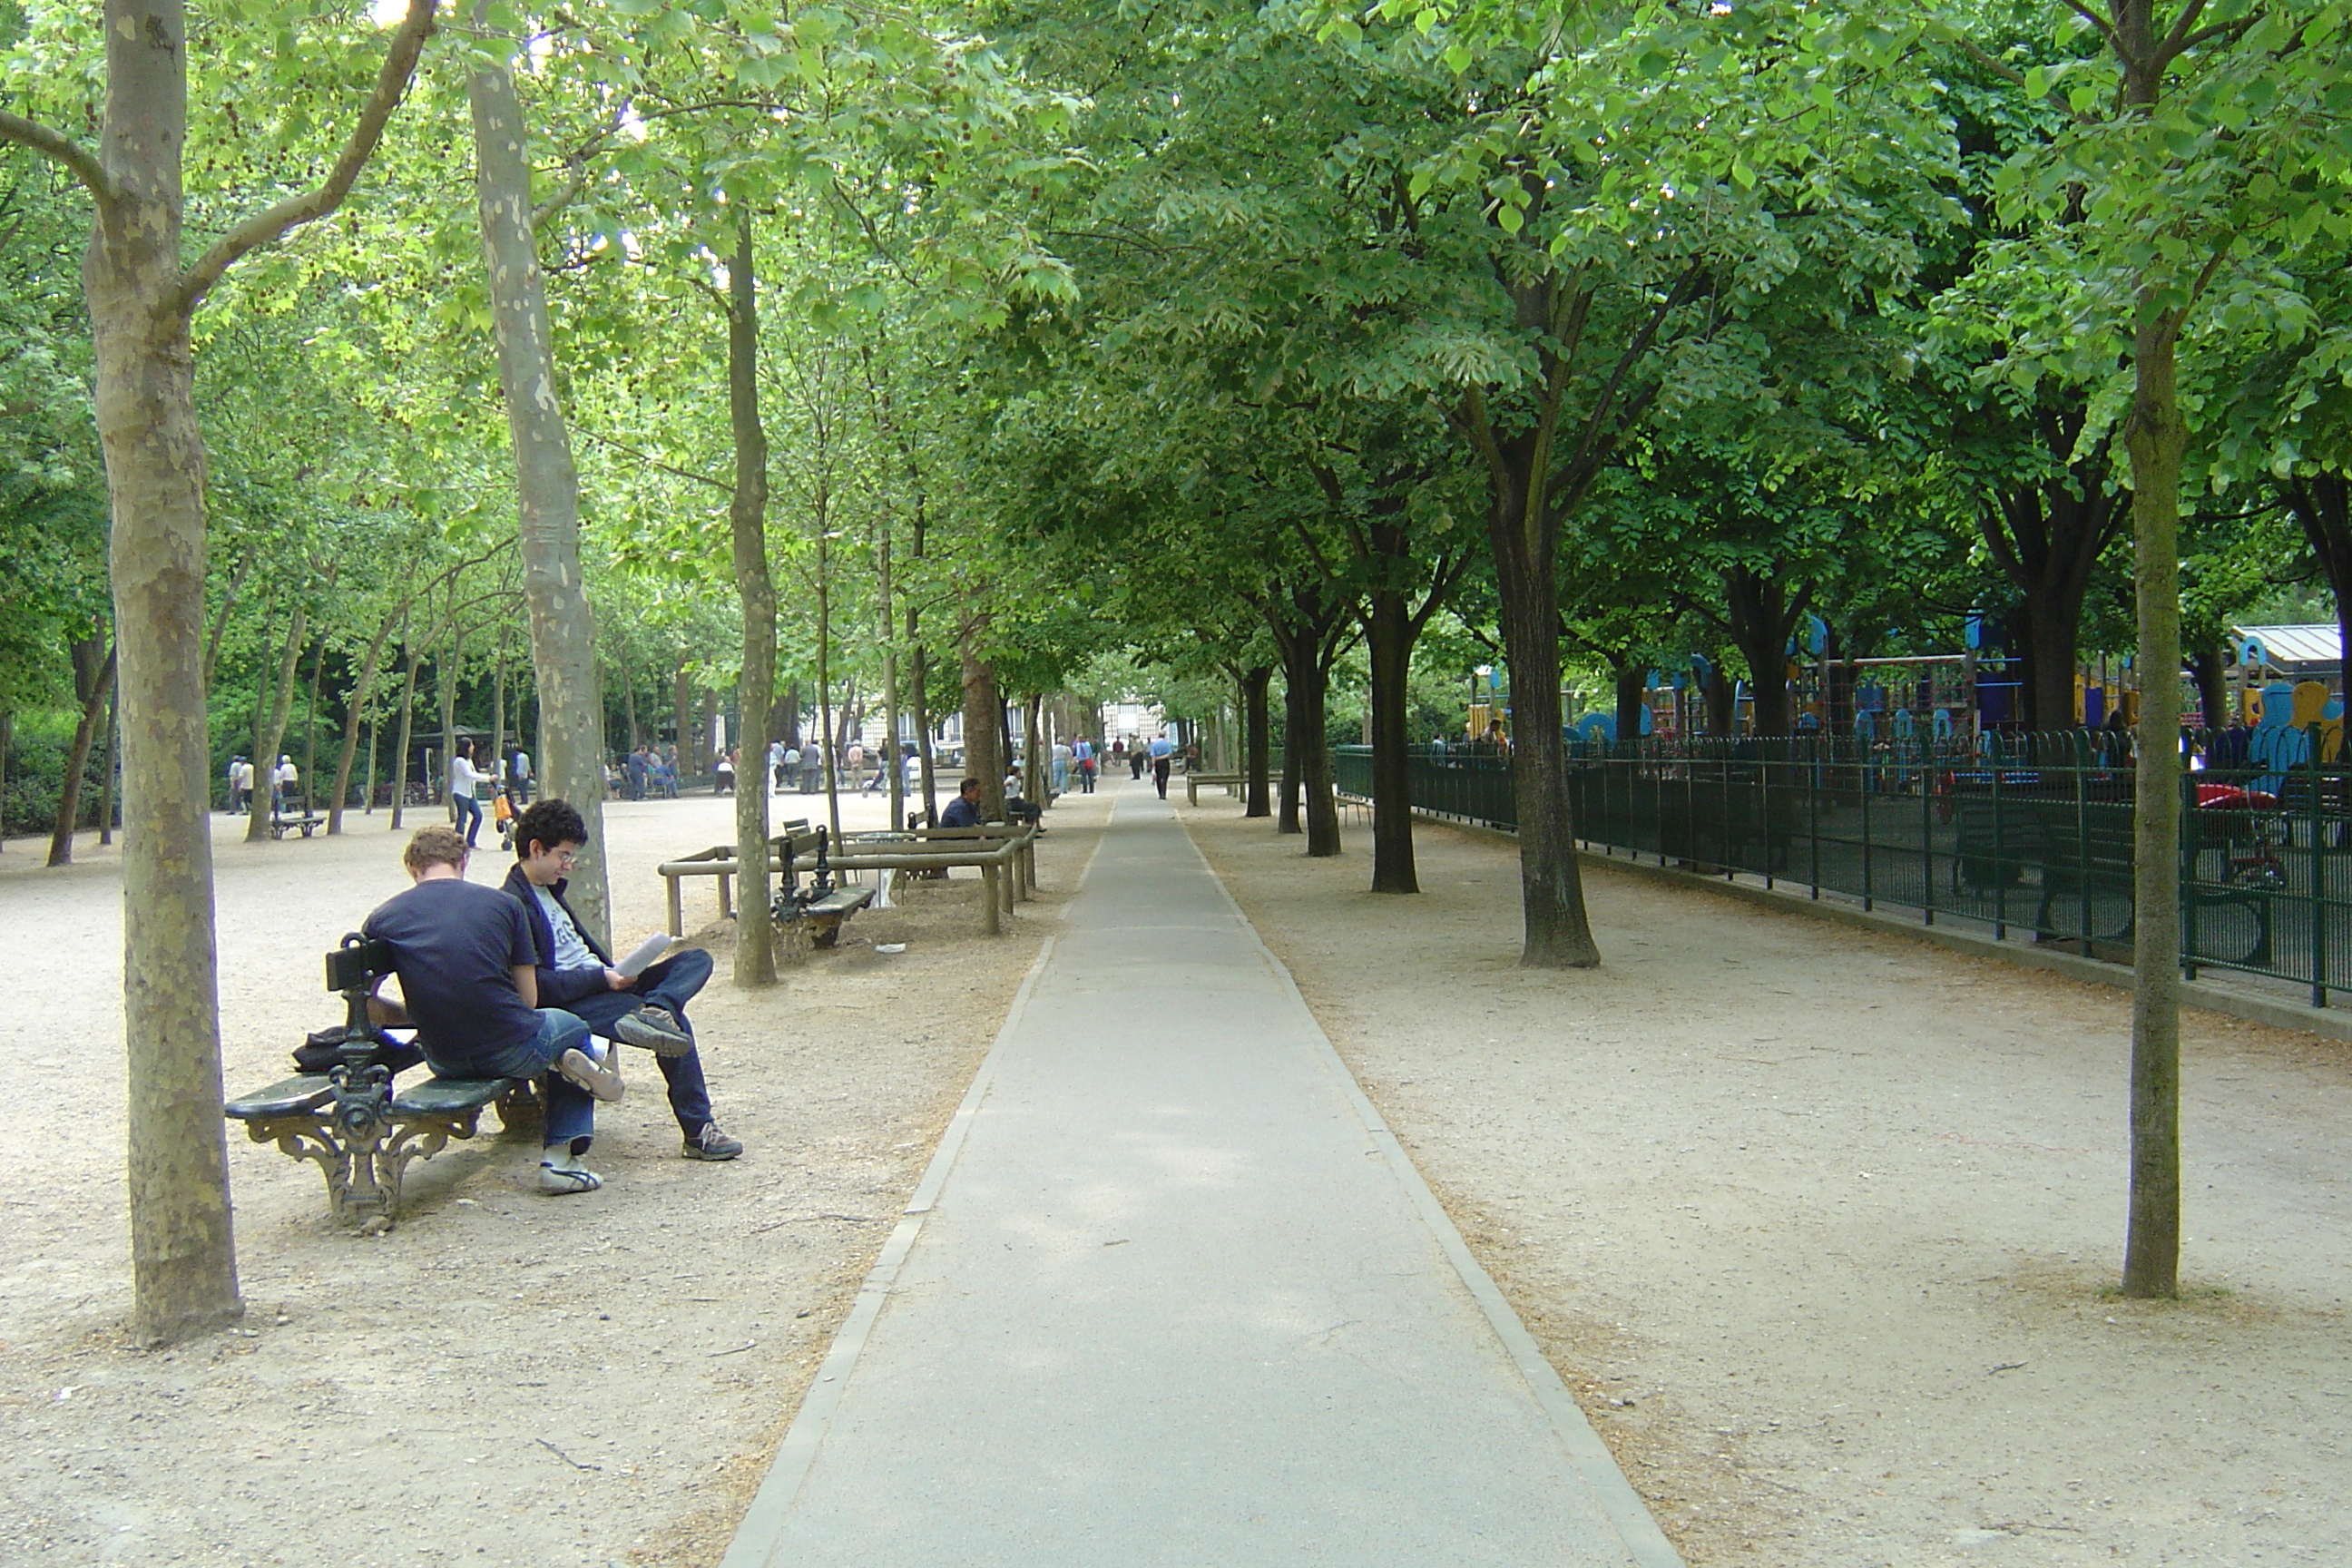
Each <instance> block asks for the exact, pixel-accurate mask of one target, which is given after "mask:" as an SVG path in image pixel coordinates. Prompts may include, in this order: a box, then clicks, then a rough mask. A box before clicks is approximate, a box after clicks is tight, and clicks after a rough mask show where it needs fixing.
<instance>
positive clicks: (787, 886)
mask: <svg viewBox="0 0 2352 1568" xmlns="http://www.w3.org/2000/svg"><path fill="white" fill-rule="evenodd" d="M794 826H795V825H793V824H790V823H788V824H786V825H785V830H784V831H783V832H782V833H779V834H778V835H776V837H773V838H772V839H770V840H769V841H768V849H769V852H770V854H771V855H772V858H774V861H775V866H776V901H775V910H774V913H775V917H776V919H777V920H779V921H786V922H791V923H797V924H798V925H800V926H801V927H802V928H803V929H804V930H805V931H807V932H808V933H809V945H810V946H811V947H832V946H834V945H835V943H837V942H840V940H841V928H842V926H843V925H844V924H845V922H846V921H848V919H849V917H850V916H852V915H854V914H856V912H857V911H858V910H862V909H864V908H865V907H866V905H867V904H869V903H871V902H873V901H874V889H871V888H842V887H836V886H835V885H834V880H833V866H832V863H831V862H830V861H829V860H828V859H827V858H826V855H825V851H826V847H827V839H828V837H829V835H828V834H827V833H826V831H825V829H824V828H822V827H817V828H812V827H810V826H808V825H807V824H806V823H804V822H803V823H801V824H798V825H797V826H798V829H799V830H798V831H794V830H793V829H794ZM812 857H814V861H815V864H814V866H813V867H812V868H811V870H812V873H813V875H812V877H811V879H810V882H809V886H808V888H807V889H806V890H805V891H803V889H802V888H801V885H800V883H801V873H800V868H799V866H798V864H796V863H797V862H799V861H803V860H807V859H809V858H812Z"/></svg>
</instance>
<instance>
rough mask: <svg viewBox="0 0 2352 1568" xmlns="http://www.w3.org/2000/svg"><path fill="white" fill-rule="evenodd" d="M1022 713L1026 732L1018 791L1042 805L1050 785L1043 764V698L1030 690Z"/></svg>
mask: <svg viewBox="0 0 2352 1568" xmlns="http://www.w3.org/2000/svg"><path fill="white" fill-rule="evenodd" d="M1023 713H1024V722H1025V724H1026V726H1027V732H1026V733H1025V734H1024V735H1023V736H1022V739H1021V761H1022V769H1021V793H1022V795H1024V796H1025V797H1026V798H1027V799H1028V802H1029V804H1030V805H1035V806H1043V805H1045V797H1046V795H1049V794H1051V793H1052V791H1053V787H1054V780H1053V775H1052V773H1050V772H1049V771H1048V770H1047V768H1046V766H1045V759H1046V747H1045V698H1044V697H1043V696H1041V695H1040V694H1038V693H1036V692H1034V691H1033V692H1031V693H1030V694H1029V704H1028V706H1027V708H1025V709H1024V710H1023Z"/></svg>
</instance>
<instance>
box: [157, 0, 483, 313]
mask: <svg viewBox="0 0 2352 1568" xmlns="http://www.w3.org/2000/svg"><path fill="white" fill-rule="evenodd" d="M437 4H438V0H408V15H407V16H406V17H405V18H404V19H403V20H402V22H401V24H400V27H399V29H398V30H397V31H396V32H394V34H393V36H392V47H391V49H390V51H389V52H387V53H386V54H385V56H384V58H383V68H382V69H381V70H379V71H377V72H376V78H375V88H374V89H373V91H371V92H370V93H369V94H368V98H367V102H366V103H365V104H363V105H362V106H361V109H360V120H359V123H358V124H357V125H354V126H352V133H351V137H350V139H349V140H347V141H346V142H344V143H343V150H342V153H341V156H339V157H337V158H336V160H335V166H334V167H333V168H332V169H331V170H329V171H328V172H327V178H326V180H325V181H324V182H323V183H322V184H320V185H319V186H318V187H317V188H316V189H314V190H311V191H309V192H306V193H304V194H303V195H299V196H292V197H289V198H288V199H287V200H285V201H282V202H279V203H278V205H275V206H271V207H266V208H264V209H263V210H261V211H260V212H257V213H255V214H254V215H253V216H250V217H248V218H247V219H245V220H244V221H243V222H242V223H239V224H237V225H236V226H235V227H233V228H231V229H230V230H229V231H228V232H227V233H226V234H225V235H223V236H221V237H220V238H219V239H217V240H215V242H214V243H213V247H212V248H211V249H210V250H207V251H205V253H204V255H202V256H200V257H198V258H196V264H195V265H194V266H193V267H191V268H188V270H187V272H186V274H185V275H184V276H183V277H182V278H181V279H180V286H179V288H178V289H177V290H175V291H174V293H173V297H172V300H171V302H170V305H169V307H168V309H169V310H172V311H173V313H174V314H178V315H185V314H188V313H189V312H191V311H193V310H195V308H196V306H197V305H198V303H200V302H201V301H202V300H203V299H204V297H205V294H207V293H208V292H210V291H211V289H212V286H213V285H214V284H215V283H217V282H219V281H220V279H221V274H223V273H225V272H226V271H227V270H228V269H229V268H230V267H232V266H234V265H235V264H236V261H237V260H238V258H241V257H244V256H247V255H249V254H251V253H252V252H253V251H256V250H258V249H260V248H261V247H263V246H265V245H271V244H275V243H276V242H277V241H278V240H280V239H282V238H284V237H286V236H287V235H288V234H289V233H290V232H291V231H292V230H294V229H296V228H299V226H302V225H303V224H306V223H310V222H313V221H315V220H316V219H319V218H322V217H325V216H327V215H328V214H329V213H331V212H333V211H334V210H335V209H336V208H337V207H339V206H341V205H343V198H344V197H345V196H347V195H350V194H351V190H352V184H353V183H354V182H356V181H357V180H358V179H359V177H360V171H361V170H362V169H364V168H366V167H367V161H368V160H369V159H370V158H372V157H373V156H374V155H375V149H376V144H377V143H378V142H381V141H383V128H384V126H385V125H386V124H388V123H389V122H390V121H391V120H392V111H393V110H395V109H397V108H399V107H400V100H401V98H402V96H403V95H404V93H406V92H407V90H408V83H409V80H410V79H411V78H413V77H414V76H415V74H416V58H417V56H418V55H420V54H422V53H423V52H424V49H425V38H426V37H429V36H430V35H431V33H432V31H433V14H434V10H435V8H436V5H437Z"/></svg>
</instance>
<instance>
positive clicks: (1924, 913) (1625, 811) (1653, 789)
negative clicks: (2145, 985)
mask: <svg viewBox="0 0 2352 1568" xmlns="http://www.w3.org/2000/svg"><path fill="white" fill-rule="evenodd" d="M2243 733H2244V732H2243V731H2235V732H2233V734H2235V735H2238V736H2242V735H2243ZM2288 739H2289V740H2291V741H2297V742H2301V741H2303V740H2304V739H2305V738H2304V737H2301V736H2290V737H2288ZM2317 742H2318V737H2316V736H2314V737H2311V740H2310V743H2307V744H2306V745H2305V746H2304V747H2302V748H2301V750H2302V752H2303V755H2302V756H2301V757H2300V758H2299V759H2298V760H2294V761H2288V760H2286V759H2285V757H2284V756H2283V755H2282V754H2281V753H2283V752H2293V751H2294V750H2295V748H2292V747H2280V746H2275V745H2274V746H2273V748H2272V752H2271V754H2270V760H2268V761H2256V762H2247V761H2242V760H2241V758H2242V753H2241V752H2238V751H2237V750H2236V746H2237V744H2238V742H2223V741H2222V740H2221V739H2220V738H2218V737H2217V738H2215V739H2214V742H2213V745H2212V747H2210V748H2208V747H2207V746H2206V745H2205V743H2204V741H2203V738H2197V740H2196V742H2195V743H2196V744H2197V747H2198V752H2197V754H2198V756H2199V758H2200V761H2202V760H2203V759H2205V758H2206V757H2208V756H2209V755H2210V756H2211V757H2212V758H2213V759H2214V765H2211V766H2200V767H2199V768H2198V769H2196V770H2194V771H2190V772H2188V773H2184V775H2183V777H2182V780H2181V798H2182V807H2183V809H2182V813H2181V819H2182V820H2181V836H2180V851H2179V853H2180V870H2181V910H2180V921H2181V954H2180V957H2181V963H2182V966H2183V968H2184V969H2185V970H2186V971H2187V972H2188V973H2189V974H2191V975H2194V974H2195V973H2197V972H2198V970H2199V969H2200V968H2217V969H2236V970H2243V971H2245V972H2247V973H2255V974H2265V975H2271V976H2274V977H2277V978H2280V979H2284V980H2291V981H2294V982H2296V983H2298V984H2301V985H2303V986H2305V987H2306V988H2307V989H2308V992H2309V994H2310V997H2311V1002H2312V1005H2314V1006H2325V1005H2326V1002H2327V996H2326V994H2327V992H2328V990H2329V989H2330V988H2338V987H2344V986H2347V985H2352V868H2347V858H2352V770H2347V767H2346V766H2344V765H2343V764H2341V763H2321V762H2318V761H2315V760H2313V759H2315V757H2316V755H2317V754H2318V752H2319V751H2320V749H2321V747H2320V745H2319V744H2318V743H2317ZM1334 771H1335V773H1336V774H1337V777H1338V782H1339V788H1340V790H1341V791H1342V792H1343V793H1346V794H1349V795H1361V796H1365V797H1367V798H1369V796H1370V793H1371V755H1370V751H1369V749H1367V748H1364V747H1360V746H1345V747H1339V748H1335V756H1334ZM1410 776H1411V782H1412V805H1413V806H1414V807H1415V809H1416V810H1419V811H1421V812H1423V813H1425V814H1428V815H1432V816H1440V817H1447V818H1452V819H1454V820H1457V821H1463V822H1468V823H1475V824H1483V825H1486V826H1495V827H1500V828H1505V829H1510V828H1515V827H1516V826H1517V810H1516V807H1515V805H1514V804H1513V799H1512V775H1511V767H1510V763H1508V762H1507V760H1505V759H1503V758H1501V757H1499V756H1496V755H1492V754H1479V753H1476V752H1465V751H1454V752H1434V751H1417V752H1414V753H1412V757H1411V760H1410ZM1566 787H1567V790H1568V796H1569V807H1570V815H1571V820H1572V822H1573V824H1574V826H1575V831H1576V835H1577V837H1579V838H1580V839H1582V840H1584V841H1585V842H1586V843H1588V844H1589V845H1590V846H1591V847H1592V848H1593V849H1595V850H1597V851H1599V852H1601V853H1602V854H1608V855H1623V856H1628V857H1634V858H1655V859H1657V860H1658V861H1659V862H1660V863H1661V864H1664V865H1672V866H1680V867H1682V868H1686V869H1692V870H1697V871H1702V872H1707V873H1713V874H1719V875H1726V876H1730V875H1738V874H1741V873H1745V874H1748V875H1750V876H1755V877H1759V878H1762V879H1764V880H1765V881H1766V883H1767V884H1768V885H1779V884H1792V885H1794V886H1796V887H1798V888H1801V889H1805V890H1807V891H1809V892H1810V893H1811V896H1812V897H1814V898H1820V897H1822V895H1823V894H1825V893H1827V894H1834V895H1842V896H1844V897H1847V898H1851V899H1857V900H1861V902H1862V903H1863V905H1864V908H1874V907H1876V906H1877V905H1880V904H1889V905H1895V906H1899V907H1901V908H1903V909H1906V910H1916V911H1917V912H1918V914H1919V916H1920V918H1921V919H1922V920H1924V921H1927V922H1928V923H1930V924H1933V923H1934V922H1936V921H1937V920H1939V919H1948V918H1960V919H1964V920H1967V921H1974V922H1979V923H1980V924H1982V925H1984V926H1989V927H1990V929H1991V931H1993V933H1994V934H1996V935H1998V936H2008V935H2011V934H2012V933H2019V934H2029V933H2030V934H2031V935H2032V936H2033V937H2034V938H2035V939H2037V940H2039V941H2042V942H2056V943H2062V944H2065V945H2067V946H2070V947H2072V948H2074V950H2075V951H2078V952H2084V953H2095V954H2100V955H2103V956H2107V957H2116V958H2120V957H2123V956H2125V955H2126V954H2127V953H2128V952H2129V949H2130V945H2131V942H2132V897H2131V874H2132V826H2131V816H2132V795H2133V774H2132V767H2131V760H2130V756H2129V752H2128V749H2127V739H2126V737H2124V736H2122V735H2118V734H2112V733H2107V732H2103V731H2079V732H2072V731H2070V732H2061V733H2058V734H2053V735H2042V736H2026V737H2021V738H1992V739H1990V740H1989V741H1988V742H1981V743H1978V744H1975V745H1970V744H1967V743H1955V742H1948V741H1944V742H1938V741H1934V740H1929V739H1926V738H1921V739H1919V740H1916V741H1908V740H1906V741H1904V742H1891V741H1890V742H1875V743H1874V742H1862V741H1842V742H1831V741H1828V740H1824V739H1797V740H1778V741H1738V742H1716V743H1709V742H1685V743H1682V744H1678V745H1672V746H1669V745H1663V744H1657V743H1654V742H1643V743H1642V744H1641V745H1639V746H1635V747H1619V748H1612V749H1610V750H1607V751H1601V750H1592V751H1580V750H1574V749H1572V750H1571V752H1570V758H1569V762H1568V766H1567V781H1566Z"/></svg>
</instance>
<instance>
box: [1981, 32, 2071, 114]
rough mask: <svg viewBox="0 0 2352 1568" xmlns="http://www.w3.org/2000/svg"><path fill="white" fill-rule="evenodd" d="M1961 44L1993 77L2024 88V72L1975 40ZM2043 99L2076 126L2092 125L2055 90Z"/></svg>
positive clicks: (2046, 93)
mask: <svg viewBox="0 0 2352 1568" xmlns="http://www.w3.org/2000/svg"><path fill="white" fill-rule="evenodd" d="M1959 44H1960V52H1961V53H1962V54H1965V55H1967V56H1968V57H1969V58H1970V59H1972V60H1974V61H1976V62H1977V64H1979V65H1980V66H1982V67H1984V68H1985V69H1987V70H1989V71H1990V72H1992V74H1993V75H1995V76H1997V77H1999V78H2000V79H2001V80H2003V81H2005V82H2007V83H2009V84H2010V85H2011V87H2023V86H2024V85H2025V73H2024V72H2023V71H2021V70H2019V69H2018V68H2016V67H2015V66H2013V65H2011V64H2010V63H2009V62H2008V61H2007V60H2004V59H2002V58H2000V57H1999V56H1997V55H1993V54H1990V53H1987V52H1986V51H1985V50H1984V49H1982V48H1980V47H1978V45H1977V43H1976V41H1975V40H1974V39H1972V38H1962V39H1960V40H1959ZM2042 101H2043V102H2045V103H2047V104H2049V105H2050V107H2051V108H2053V109H2054V110H2057V111H2058V112H2059V113H2061V114H2063V115H2064V116H2065V117H2066V118H2067V119H2069V120H2071V121H2074V123H2075V124H2077V125H2088V124H2089V123H2091V117H2090V116H2089V115H2087V114H2077V113H2075V112H2074V105H2073V104H2071V103H2069V102H2067V101H2066V100H2064V99H2063V98H2061V97H2060V96H2059V95H2058V94H2057V93H2056V92H2055V91H2054V90H2053V91H2051V92H2045V93H2043V94H2042Z"/></svg>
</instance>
